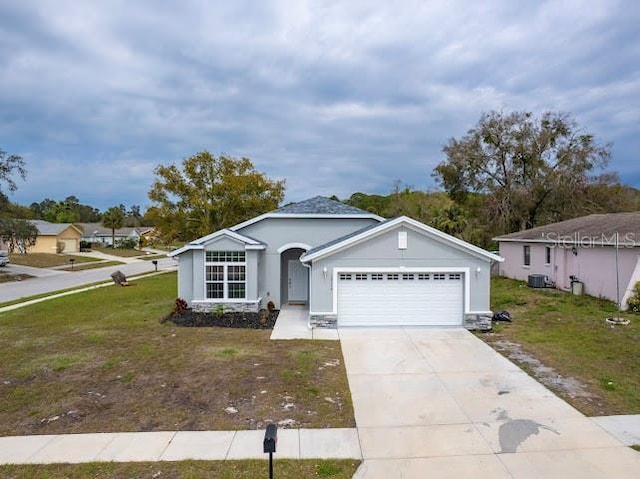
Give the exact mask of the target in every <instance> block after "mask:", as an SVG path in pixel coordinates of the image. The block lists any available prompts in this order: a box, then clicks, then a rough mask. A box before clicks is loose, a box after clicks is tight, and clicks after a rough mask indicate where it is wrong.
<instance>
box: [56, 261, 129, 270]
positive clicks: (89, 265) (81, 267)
mask: <svg viewBox="0 0 640 479" xmlns="http://www.w3.org/2000/svg"><path fill="white" fill-rule="evenodd" d="M120 264H126V263H123V262H122V261H102V262H100V263H85V264H76V265H74V266H73V269H72V268H71V266H69V267H68V268H63V269H62V270H63V271H84V270H86V269H97V268H106V267H107V266H117V265H120Z"/></svg>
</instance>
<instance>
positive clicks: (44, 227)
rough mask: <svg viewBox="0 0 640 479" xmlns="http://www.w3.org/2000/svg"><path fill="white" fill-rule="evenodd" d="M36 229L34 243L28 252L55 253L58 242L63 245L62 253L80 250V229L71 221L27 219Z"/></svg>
mask: <svg viewBox="0 0 640 479" xmlns="http://www.w3.org/2000/svg"><path fill="white" fill-rule="evenodd" d="M29 223H31V224H32V225H34V226H35V227H36V228H37V229H38V237H37V238H36V244H35V245H34V246H32V247H31V248H29V250H28V251H27V252H28V253H54V254H55V253H56V252H57V251H58V243H62V244H63V245H64V249H63V253H76V252H78V251H79V250H80V238H81V237H82V231H81V230H80V228H78V227H77V226H76V225H73V224H71V223H49V222H48V221H44V220H29Z"/></svg>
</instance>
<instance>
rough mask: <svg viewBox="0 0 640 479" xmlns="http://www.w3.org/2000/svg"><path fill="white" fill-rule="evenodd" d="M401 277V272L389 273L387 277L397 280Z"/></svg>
mask: <svg viewBox="0 0 640 479" xmlns="http://www.w3.org/2000/svg"><path fill="white" fill-rule="evenodd" d="M399 278H400V275H399V274H396V273H392V274H387V279H388V280H392V281H395V280H397V279H399Z"/></svg>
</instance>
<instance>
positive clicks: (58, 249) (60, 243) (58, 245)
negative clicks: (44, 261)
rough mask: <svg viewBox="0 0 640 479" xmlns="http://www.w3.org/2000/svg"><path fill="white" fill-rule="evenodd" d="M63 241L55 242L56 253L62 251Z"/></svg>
mask: <svg viewBox="0 0 640 479" xmlns="http://www.w3.org/2000/svg"><path fill="white" fill-rule="evenodd" d="M64 246H65V245H64V243H63V242H62V241H58V242H57V243H56V253H58V254H61V253H62V252H63V251H64Z"/></svg>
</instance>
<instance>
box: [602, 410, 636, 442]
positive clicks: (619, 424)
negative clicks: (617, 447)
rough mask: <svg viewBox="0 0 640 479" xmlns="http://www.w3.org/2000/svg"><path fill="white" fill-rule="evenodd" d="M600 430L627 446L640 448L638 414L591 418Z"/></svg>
mask: <svg viewBox="0 0 640 479" xmlns="http://www.w3.org/2000/svg"><path fill="white" fill-rule="evenodd" d="M591 419H592V420H594V421H595V422H596V423H598V424H599V425H600V427H601V428H602V429H604V430H605V431H607V432H608V433H609V434H611V435H612V436H614V437H616V438H618V440H619V441H620V442H622V443H623V444H626V445H627V446H640V414H628V415H620V416H599V417H592V418H591Z"/></svg>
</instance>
